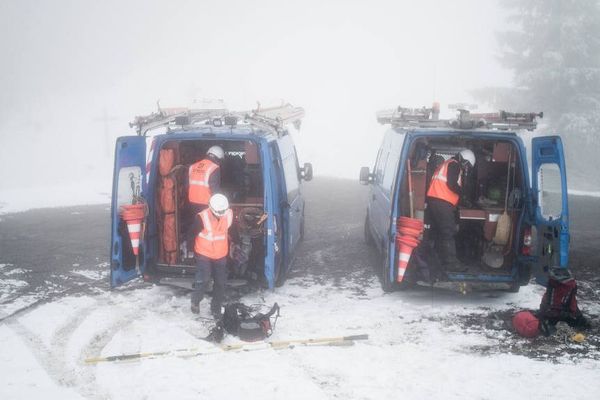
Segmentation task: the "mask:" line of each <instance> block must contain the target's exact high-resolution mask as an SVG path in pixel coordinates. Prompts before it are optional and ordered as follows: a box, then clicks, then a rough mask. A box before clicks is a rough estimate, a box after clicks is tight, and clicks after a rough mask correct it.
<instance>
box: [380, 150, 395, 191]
mask: <svg viewBox="0 0 600 400" xmlns="http://www.w3.org/2000/svg"><path fill="white" fill-rule="evenodd" d="M398 156H399V154H398V153H397V152H395V151H392V152H390V153H389V155H388V158H387V162H386V165H385V170H384V172H383V182H382V183H381V186H383V187H384V188H385V189H387V190H392V185H393V184H394V177H395V176H396V169H397V168H398Z"/></svg>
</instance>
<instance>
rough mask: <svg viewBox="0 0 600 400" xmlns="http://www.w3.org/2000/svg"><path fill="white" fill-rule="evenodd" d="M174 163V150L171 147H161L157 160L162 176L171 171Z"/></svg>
mask: <svg viewBox="0 0 600 400" xmlns="http://www.w3.org/2000/svg"><path fill="white" fill-rule="evenodd" d="M174 164H175V151H174V150H173V149H163V150H161V151H160V154H159V160H158V170H159V172H160V174H161V175H162V176H166V175H168V174H169V172H171V169H172V168H173V165H174Z"/></svg>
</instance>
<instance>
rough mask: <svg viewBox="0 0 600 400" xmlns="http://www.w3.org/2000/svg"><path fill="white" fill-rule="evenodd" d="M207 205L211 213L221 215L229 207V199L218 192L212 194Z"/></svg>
mask: <svg viewBox="0 0 600 400" xmlns="http://www.w3.org/2000/svg"><path fill="white" fill-rule="evenodd" d="M208 206H209V207H210V210H211V211H212V212H213V214H215V215H217V216H221V215H224V214H225V212H226V211H227V209H229V200H227V197H225V196H224V195H222V194H220V193H217V194H213V195H212V196H211V198H210V200H209V201H208Z"/></svg>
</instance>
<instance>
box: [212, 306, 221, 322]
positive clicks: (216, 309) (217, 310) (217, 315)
mask: <svg viewBox="0 0 600 400" xmlns="http://www.w3.org/2000/svg"><path fill="white" fill-rule="evenodd" d="M210 313H211V314H212V316H213V317H214V319H216V320H219V319H221V316H222V315H223V310H222V307H221V306H217V305H214V304H211V305H210Z"/></svg>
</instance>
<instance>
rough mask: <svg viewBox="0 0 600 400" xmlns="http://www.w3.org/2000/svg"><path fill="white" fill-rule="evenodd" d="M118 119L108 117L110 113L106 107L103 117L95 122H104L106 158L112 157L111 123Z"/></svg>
mask: <svg viewBox="0 0 600 400" xmlns="http://www.w3.org/2000/svg"><path fill="white" fill-rule="evenodd" d="M117 120H118V118H117V117H111V116H109V115H108V111H107V110H106V107H104V108H103V109H102V116H101V117H99V118H95V119H94V121H96V122H102V123H103V124H104V140H103V141H104V146H103V147H104V156H105V157H106V158H109V157H110V145H111V143H110V142H111V140H110V134H109V128H110V127H109V124H110V123H111V122H114V121H117Z"/></svg>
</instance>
